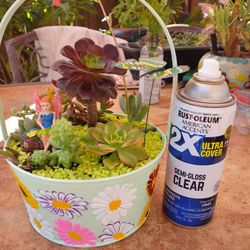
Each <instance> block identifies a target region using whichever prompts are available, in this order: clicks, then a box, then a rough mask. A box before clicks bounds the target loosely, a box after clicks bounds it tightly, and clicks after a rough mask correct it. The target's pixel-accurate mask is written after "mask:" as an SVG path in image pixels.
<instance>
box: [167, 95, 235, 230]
mask: <svg viewBox="0 0 250 250" xmlns="http://www.w3.org/2000/svg"><path fill="white" fill-rule="evenodd" d="M235 109H236V107H235V105H232V106H229V107H223V108H205V107H198V106H194V105H190V104H187V103H183V102H181V101H180V100H178V99H176V100H175V106H174V108H173V115H172V124H171V131H170V140H169V155H168V169H167V178H166V188H165V192H164V211H165V214H166V215H167V216H168V217H169V218H170V219H171V220H172V221H174V222H175V223H177V224H180V225H184V226H188V227H197V226H202V225H205V224H206V223H208V221H210V220H211V218H212V215H213V212H214V207H215V202H216V197H217V193H218V189H219V184H220V179H221V175H222V170H223V163H224V158H225V156H226V151H227V147H228V141H229V137H230V132H231V127H232V123H233V118H234V114H235Z"/></svg>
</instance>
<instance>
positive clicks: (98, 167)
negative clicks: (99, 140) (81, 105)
mask: <svg viewBox="0 0 250 250" xmlns="http://www.w3.org/2000/svg"><path fill="white" fill-rule="evenodd" d="M110 117H112V119H113V120H116V119H117V120H118V121H123V122H126V121H127V118H126V117H117V116H114V115H111V116H110ZM136 126H137V127H144V126H145V124H144V123H141V122H139V123H137V125H136ZM73 128H74V134H75V135H77V136H78V137H79V139H80V145H81V147H82V148H84V147H85V145H84V142H83V140H82V138H83V137H84V135H85V134H86V131H87V127H85V126H74V127H73ZM9 146H10V147H11V148H13V149H15V150H16V151H18V152H19V154H20V156H19V160H20V163H24V162H25V161H27V159H28V158H30V154H29V153H28V154H27V153H25V152H23V151H22V150H21V147H20V143H19V142H16V141H15V140H11V141H10V144H9ZM162 147H163V141H162V139H161V136H160V133H159V132H157V131H155V132H153V131H149V132H148V133H147V136H146V145H145V150H146V152H147V154H148V156H149V157H148V159H147V160H144V161H140V162H138V163H137V164H136V166H135V167H130V166H126V165H125V164H124V163H120V164H119V165H118V166H116V167H115V168H113V169H108V168H107V167H105V166H104V165H103V163H102V161H101V160H100V157H94V156H90V155H88V154H87V153H82V154H81V156H80V160H79V162H80V164H76V163H75V164H74V165H73V167H71V168H64V167H62V166H60V165H56V166H49V165H45V168H43V169H35V170H33V171H32V173H33V174H36V175H39V176H43V177H49V178H55V179H69V180H85V179H97V178H107V177H111V176H118V175H122V174H125V173H129V172H131V171H133V170H135V169H138V168H140V167H142V166H144V165H145V164H147V163H149V162H150V161H152V160H153V159H154V158H155V157H156V156H157V155H158V154H159V153H160V152H161V150H162ZM48 164H49V163H48Z"/></svg>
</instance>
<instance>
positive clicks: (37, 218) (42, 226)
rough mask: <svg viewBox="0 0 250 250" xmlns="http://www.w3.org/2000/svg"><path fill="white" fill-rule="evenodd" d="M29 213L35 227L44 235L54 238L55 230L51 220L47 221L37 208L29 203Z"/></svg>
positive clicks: (27, 206)
mask: <svg viewBox="0 0 250 250" xmlns="http://www.w3.org/2000/svg"><path fill="white" fill-rule="evenodd" d="M26 208H27V210H28V214H29V217H30V220H31V222H32V225H33V226H34V227H35V229H36V230H37V231H38V232H39V233H40V234H41V235H43V236H45V237H48V238H54V237H55V236H54V231H53V229H52V227H51V225H50V223H49V222H47V221H46V220H45V219H44V218H43V216H42V215H41V214H38V213H37V212H36V210H35V209H33V208H31V207H30V206H29V205H26Z"/></svg>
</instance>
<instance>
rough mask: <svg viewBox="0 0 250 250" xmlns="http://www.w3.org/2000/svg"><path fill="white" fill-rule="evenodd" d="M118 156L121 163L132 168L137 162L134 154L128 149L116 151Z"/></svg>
mask: <svg viewBox="0 0 250 250" xmlns="http://www.w3.org/2000/svg"><path fill="white" fill-rule="evenodd" d="M118 156H119V158H120V160H121V161H122V162H124V163H125V164H127V165H129V166H132V167H134V166H135V164H136V162H137V161H138V158H137V156H136V155H135V154H134V152H133V150H131V149H128V148H120V149H119V150H118Z"/></svg>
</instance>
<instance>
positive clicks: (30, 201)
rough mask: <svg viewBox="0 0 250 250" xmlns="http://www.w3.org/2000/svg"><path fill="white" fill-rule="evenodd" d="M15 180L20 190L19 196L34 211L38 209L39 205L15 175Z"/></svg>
mask: <svg viewBox="0 0 250 250" xmlns="http://www.w3.org/2000/svg"><path fill="white" fill-rule="evenodd" d="M15 179H16V182H17V185H18V187H19V188H20V190H21V194H22V197H23V199H24V200H25V201H26V202H27V203H28V204H29V205H30V206H31V207H32V208H34V209H38V208H39V203H38V202H37V200H36V199H35V198H34V197H33V195H32V194H31V192H30V191H29V190H28V188H27V187H26V186H25V185H24V184H23V183H22V182H21V181H20V180H19V179H18V177H17V176H16V175H15Z"/></svg>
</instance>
